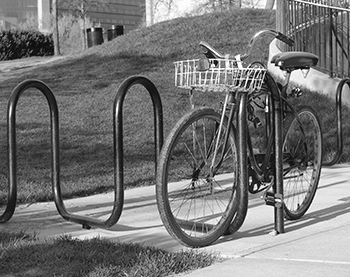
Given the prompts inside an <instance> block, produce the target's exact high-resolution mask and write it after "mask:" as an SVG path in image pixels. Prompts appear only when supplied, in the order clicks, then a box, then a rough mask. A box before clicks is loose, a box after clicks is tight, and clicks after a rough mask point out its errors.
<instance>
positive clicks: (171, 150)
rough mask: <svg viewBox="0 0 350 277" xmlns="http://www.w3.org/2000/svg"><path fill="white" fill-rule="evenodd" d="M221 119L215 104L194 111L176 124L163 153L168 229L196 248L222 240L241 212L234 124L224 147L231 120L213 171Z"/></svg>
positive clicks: (162, 205)
mask: <svg viewBox="0 0 350 277" xmlns="http://www.w3.org/2000/svg"><path fill="white" fill-rule="evenodd" d="M220 117H221V116H220V114H218V113H217V112H215V111H214V110H212V109H209V108H201V109H196V110H193V111H191V112H190V113H189V114H187V115H185V116H184V117H183V118H182V119H181V120H180V121H179V122H178V123H177V124H176V126H175V127H174V129H173V130H172V131H171V133H170V134H169V136H168V138H167V140H166V141H165V143H164V145H163V148H162V151H161V154H160V159H159V165H158V171H157V183H156V186H157V187H156V196H157V203H158V209H159V213H160V216H161V219H162V221H163V223H164V225H165V227H166V229H167V231H168V232H169V233H170V234H171V235H172V236H173V237H174V238H176V239H177V240H179V241H180V242H181V243H182V244H185V245H187V246H190V247H203V246H207V245H209V244H211V243H213V242H214V241H216V240H217V239H218V238H219V237H220V236H221V235H222V234H223V233H224V231H225V230H226V229H227V227H228V225H229V223H230V222H231V220H232V218H233V215H234V212H235V206H236V204H235V198H236V197H237V195H238V194H239V190H238V189H237V180H236V177H237V175H236V172H237V149H236V140H235V135H234V130H233V126H231V130H230V134H229V138H228V142H227V145H226V147H225V149H223V139H224V134H225V133H226V132H227V120H225V122H224V124H223V125H224V126H223V132H222V135H221V136H220V140H219V144H218V151H217V155H216V160H215V164H218V161H219V159H220V155H221V154H220V153H223V156H222V157H223V159H222V162H221V164H220V166H219V167H218V168H217V169H216V170H213V169H212V160H213V159H214V152H215V145H216V139H217V137H218V130H219V124H220ZM222 151H223V152H222ZM214 168H215V167H214Z"/></svg>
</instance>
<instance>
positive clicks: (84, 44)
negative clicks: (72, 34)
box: [82, 14, 87, 50]
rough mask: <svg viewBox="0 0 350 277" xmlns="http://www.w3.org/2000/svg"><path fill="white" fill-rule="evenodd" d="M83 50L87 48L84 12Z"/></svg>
mask: <svg viewBox="0 0 350 277" xmlns="http://www.w3.org/2000/svg"><path fill="white" fill-rule="evenodd" d="M82 19H83V50H85V49H86V48H87V46H86V40H87V38H86V14H84V16H83V18H82Z"/></svg>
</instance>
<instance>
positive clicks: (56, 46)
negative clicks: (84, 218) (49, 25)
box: [52, 0, 61, 56]
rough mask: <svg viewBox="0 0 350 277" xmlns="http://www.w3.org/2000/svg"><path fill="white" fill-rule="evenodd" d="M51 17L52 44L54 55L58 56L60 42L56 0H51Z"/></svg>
mask: <svg viewBox="0 0 350 277" xmlns="http://www.w3.org/2000/svg"><path fill="white" fill-rule="evenodd" d="M52 18H53V44H54V53H55V56H59V55H60V54H61V53H60V42H59V34H58V6H57V0H52Z"/></svg>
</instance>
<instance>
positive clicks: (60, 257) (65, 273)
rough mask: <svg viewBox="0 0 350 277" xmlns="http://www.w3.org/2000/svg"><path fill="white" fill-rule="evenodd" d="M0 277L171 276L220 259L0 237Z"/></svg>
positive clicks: (98, 243) (100, 242)
mask: <svg viewBox="0 0 350 277" xmlns="http://www.w3.org/2000/svg"><path fill="white" fill-rule="evenodd" d="M0 258H1V263H0V276H7V277H8V276H26V277H48V276H56V277H58V276H62V277H73V276H77V277H80V276H86V277H103V276H106V277H107V276H118V277H119V276H120V277H127V276H135V277H137V276H140V277H141V276H159V277H160V276H170V275H174V274H179V273H183V272H188V271H192V270H195V269H199V268H202V267H206V266H209V265H211V264H213V263H214V262H219V261H221V260H222V259H221V258H220V257H219V256H218V255H215V254H212V253H207V252H203V251H194V250H189V251H183V252H178V253H169V252H166V251H163V250H158V249H155V248H152V247H143V246H141V245H137V244H121V243H114V242H110V241H108V240H105V239H101V238H95V239H90V240H78V239H72V238H70V237H68V236H62V237H60V238H49V239H46V240H39V239H38V238H37V237H35V236H32V235H28V234H25V233H11V234H9V233H5V232H1V231H0Z"/></svg>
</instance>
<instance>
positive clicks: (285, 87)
mask: <svg viewBox="0 0 350 277" xmlns="http://www.w3.org/2000/svg"><path fill="white" fill-rule="evenodd" d="M285 72H286V77H285V78H284V81H283V84H282V91H281V94H282V96H283V97H287V90H288V84H289V81H290V76H291V74H292V71H290V70H287V71H285Z"/></svg>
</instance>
